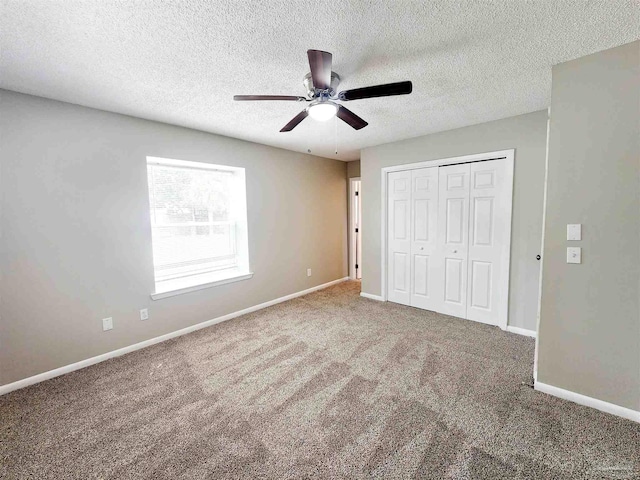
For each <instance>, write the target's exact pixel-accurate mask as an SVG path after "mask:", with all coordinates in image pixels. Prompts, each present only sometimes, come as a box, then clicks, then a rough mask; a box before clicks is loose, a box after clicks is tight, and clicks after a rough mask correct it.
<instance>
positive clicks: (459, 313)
mask: <svg viewBox="0 0 640 480" xmlns="http://www.w3.org/2000/svg"><path fill="white" fill-rule="evenodd" d="M439 170H440V196H439V206H438V248H437V255H438V263H439V269H438V277H439V278H438V280H439V282H440V283H441V284H442V285H443V296H442V306H441V309H440V310H438V311H440V312H442V313H446V314H447V315H453V316H455V317H462V318H465V316H466V313H467V260H468V254H469V174H470V171H471V164H469V163H464V164H461V165H450V166H447V167H440V168H439Z"/></svg>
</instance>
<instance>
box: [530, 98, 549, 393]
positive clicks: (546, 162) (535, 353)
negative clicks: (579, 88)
mask: <svg viewBox="0 0 640 480" xmlns="http://www.w3.org/2000/svg"><path fill="white" fill-rule="evenodd" d="M550 131H551V107H548V108H547V142H546V146H545V156H544V193H543V196H542V237H541V238H540V254H539V255H540V257H541V258H540V260H539V262H540V274H539V278H538V312H537V315H536V332H539V331H540V312H541V311H542V275H543V273H544V236H545V231H546V228H545V224H546V218H547V183H548V179H549V132H550ZM537 338H538V337H537V336H536V346H535V349H534V351H533V380H534V382H535V381H536V380H537V379H538V340H537Z"/></svg>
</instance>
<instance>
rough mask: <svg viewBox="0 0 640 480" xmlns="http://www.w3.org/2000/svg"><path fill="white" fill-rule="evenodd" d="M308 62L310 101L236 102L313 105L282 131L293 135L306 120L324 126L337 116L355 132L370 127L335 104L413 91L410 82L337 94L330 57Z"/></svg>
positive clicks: (313, 54)
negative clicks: (321, 123)
mask: <svg viewBox="0 0 640 480" xmlns="http://www.w3.org/2000/svg"><path fill="white" fill-rule="evenodd" d="M307 58H308V59H309V67H310V68H311V72H309V73H308V74H306V75H305V76H304V79H303V81H302V83H303V84H304V86H305V88H306V89H307V97H308V98H306V97H299V96H295V95H235V96H234V97H233V99H234V100H236V101H251V100H280V101H289V102H311V104H310V105H309V106H308V107H307V108H305V109H304V110H303V111H302V112H300V113H299V114H298V115H296V116H295V117H293V119H291V121H290V122H289V123H287V124H286V125H285V126H284V127H282V129H281V130H280V131H281V132H290V131H291V130H293V129H294V128H295V127H296V126H297V125H298V124H299V123H300V122H302V121H303V120H304V119H305V118H307V117H311V118H313V119H314V120H318V121H320V122H325V121H327V120H329V119H331V118H333V117H334V116H337V117H338V118H339V119H340V120H342V121H343V122H345V123H347V124H349V125H350V126H351V127H352V128H354V129H355V130H360V129H361V128H364V127H366V126H367V125H368V123H367V122H366V121H364V120H363V119H362V118H360V117H359V116H358V115H356V114H355V113H353V112H352V111H351V110H349V109H348V108H346V107H343V106H342V105H338V104H337V103H335V102H336V101H342V102H348V101H350V100H361V99H365V98H375V97H390V96H394V95H407V94H409V93H411V91H412V90H413V85H412V84H411V82H410V81H405V82H396V83H387V84H384V85H374V86H371V87H364V88H356V89H353V90H344V91H342V92H340V93H337V89H338V85H339V84H340V76H339V75H338V74H337V73H336V72H333V71H331V65H332V63H333V56H332V55H331V53H329V52H323V51H322V50H307Z"/></svg>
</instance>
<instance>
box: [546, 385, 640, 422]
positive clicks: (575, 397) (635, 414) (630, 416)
mask: <svg viewBox="0 0 640 480" xmlns="http://www.w3.org/2000/svg"><path fill="white" fill-rule="evenodd" d="M534 388H535V390H537V391H539V392H542V393H547V394H549V395H553V396H554V397H559V398H562V399H564V400H569V401H570V402H574V403H577V404H579V405H585V406H587V407H591V408H595V409H596V410H600V411H601V412H605V413H610V414H611V415H617V416H618V417H622V418H626V419H627V420H632V421H634V422H638V423H640V411H636V410H631V409H630V408H625V407H621V406H620V405H615V404H614V403H609V402H605V401H603V400H598V399H597V398H592V397H587V396H586V395H582V394H580V393H575V392H572V391H570V390H564V389H563V388H558V387H554V386H553V385H547V384H546V383H541V382H535V384H534Z"/></svg>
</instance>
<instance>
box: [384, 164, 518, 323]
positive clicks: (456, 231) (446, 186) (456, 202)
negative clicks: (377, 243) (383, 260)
mask: <svg viewBox="0 0 640 480" xmlns="http://www.w3.org/2000/svg"><path fill="white" fill-rule="evenodd" d="M512 185H513V166H512V164H510V163H508V162H507V160H506V159H499V160H489V161H482V162H476V163H465V164H459V165H448V166H441V167H428V168H420V169H415V170H405V171H399V172H391V173H389V174H388V205H387V212H388V213H387V214H388V238H387V245H388V252H387V254H388V257H387V261H388V282H387V284H388V300H390V301H392V302H397V303H402V304H404V305H411V306H414V307H419V308H424V309H427V310H433V311H436V312H440V313H445V314H448V315H453V316H456V317H461V318H468V319H471V320H476V321H479V322H483V323H489V324H492V325H506V315H507V306H508V298H507V296H508V268H509V250H510V231H511V194H512V188H513V187H512Z"/></svg>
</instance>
